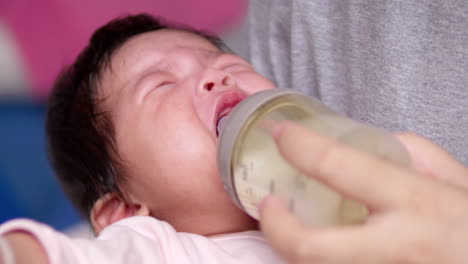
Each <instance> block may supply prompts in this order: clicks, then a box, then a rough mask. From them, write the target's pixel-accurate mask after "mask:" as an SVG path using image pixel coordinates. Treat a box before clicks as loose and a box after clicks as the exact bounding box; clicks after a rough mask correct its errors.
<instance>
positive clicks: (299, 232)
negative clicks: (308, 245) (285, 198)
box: [259, 196, 312, 260]
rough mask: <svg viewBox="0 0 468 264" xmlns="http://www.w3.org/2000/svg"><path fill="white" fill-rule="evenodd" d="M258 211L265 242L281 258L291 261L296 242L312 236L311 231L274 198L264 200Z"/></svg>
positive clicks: (269, 197) (268, 197)
mask: <svg viewBox="0 0 468 264" xmlns="http://www.w3.org/2000/svg"><path fill="white" fill-rule="evenodd" d="M259 211H260V212H259V214H260V226H261V229H262V231H263V233H264V234H265V237H266V238H267V240H268V241H270V243H271V244H272V246H273V248H275V250H276V251H277V252H279V254H280V255H281V256H283V257H285V258H286V259H288V260H291V259H293V258H294V253H295V252H294V248H295V247H296V244H297V242H298V241H302V240H303V239H305V238H306V237H307V236H308V235H312V234H311V231H310V230H309V229H307V228H305V226H304V225H302V224H301V223H300V222H299V220H298V219H297V218H296V217H295V216H294V215H292V214H291V213H290V212H289V211H288V209H287V208H286V206H285V205H284V203H283V202H281V201H280V200H279V199H278V198H276V197H274V196H267V197H266V198H264V200H263V201H262V203H261V205H260V207H259Z"/></svg>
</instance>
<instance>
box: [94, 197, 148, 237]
mask: <svg viewBox="0 0 468 264" xmlns="http://www.w3.org/2000/svg"><path fill="white" fill-rule="evenodd" d="M136 215H142V216H148V215H149V210H148V207H146V206H144V205H139V204H129V203H128V202H126V201H125V200H124V199H123V198H122V197H121V196H119V195H117V194H116V193H107V194H106V195H104V196H103V197H101V198H99V199H98V200H97V201H96V202H95V203H94V206H93V209H91V214H90V218H91V219H90V220H91V225H92V226H93V229H94V231H95V232H96V234H99V233H100V232H101V230H102V229H104V228H106V227H107V226H109V225H111V224H112V223H114V222H117V221H119V220H121V219H124V218H127V217H131V216H136Z"/></svg>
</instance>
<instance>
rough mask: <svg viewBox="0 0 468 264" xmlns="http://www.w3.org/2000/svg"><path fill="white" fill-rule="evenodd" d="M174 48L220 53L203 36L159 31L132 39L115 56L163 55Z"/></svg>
mask: <svg viewBox="0 0 468 264" xmlns="http://www.w3.org/2000/svg"><path fill="white" fill-rule="evenodd" d="M176 48H185V49H187V50H193V51H194V52H196V51H200V50H204V51H208V52H220V49H219V48H218V47H216V46H215V45H214V44H213V43H211V42H210V41H209V40H208V39H207V38H205V37H204V36H201V35H198V34H196V33H193V32H188V31H183V30H176V29H161V30H155V31H150V32H146V33H143V34H139V35H137V36H134V37H132V38H131V39H129V40H128V41H126V42H125V43H124V44H123V45H122V47H121V48H120V49H119V50H118V51H117V54H116V55H117V56H118V55H119V54H122V53H123V54H124V55H125V54H129V53H130V54H136V55H138V54H145V53H148V52H153V53H154V52H161V53H163V54H164V52H167V51H169V50H173V49H176ZM163 54H162V55H163Z"/></svg>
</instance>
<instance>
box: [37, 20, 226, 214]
mask: <svg viewBox="0 0 468 264" xmlns="http://www.w3.org/2000/svg"><path fill="white" fill-rule="evenodd" d="M161 29H177V30H184V31H187V32H192V33H194V34H197V35H199V36H202V37H204V38H206V39H207V40H208V41H210V42H211V43H212V44H214V45H215V46H216V47H218V48H219V49H220V50H223V51H226V52H229V49H228V48H227V46H225V45H224V43H223V42H222V41H221V40H220V39H219V38H218V37H215V36H213V35H209V34H205V33H202V32H199V31H196V30H193V29H190V28H188V27H186V26H181V25H178V26H174V25H171V26H170V25H169V24H164V23H162V22H161V21H160V20H157V19H156V18H154V17H152V16H151V15H148V14H140V15H134V16H126V17H121V18H117V19H114V20H112V21H110V22H109V23H107V24H106V25H104V26H103V27H101V28H99V29H98V30H97V31H96V32H95V33H94V34H93V35H92V37H91V40H90V41H89V43H88V46H87V47H86V48H85V49H84V50H83V51H82V52H81V53H80V55H79V56H78V58H77V59H76V61H75V62H74V63H73V64H72V65H71V66H69V67H68V68H66V69H64V70H63V71H62V73H61V74H60V75H59V76H58V78H57V80H56V82H55V84H54V88H53V91H52V93H51V95H50V97H49V100H48V107H47V118H46V134H47V149H48V154H49V158H50V161H51V163H52V166H53V168H54V170H55V173H56V175H57V177H58V179H59V181H60V183H61V184H62V186H63V188H64V190H65V192H66V194H67V195H68V196H69V198H70V199H71V201H72V203H73V204H74V205H75V206H76V207H77V209H78V210H79V211H80V212H81V213H82V214H84V216H86V218H88V219H89V214H90V210H91V208H92V206H93V204H94V203H95V202H96V201H97V200H98V199H99V198H100V197H102V196H103V195H104V194H106V193H109V192H115V193H117V194H120V195H121V192H120V190H119V187H118V184H117V182H121V181H124V176H125V170H124V166H123V163H122V161H121V159H120V158H119V155H118V153H117V146H116V142H115V140H114V126H113V123H112V120H111V117H110V113H109V112H108V111H106V110H105V109H104V107H103V106H102V102H103V98H100V96H99V94H98V86H99V85H100V79H101V74H102V72H103V70H104V69H105V68H106V67H108V66H109V63H110V61H111V57H112V55H113V54H114V53H115V52H116V50H118V49H119V47H121V46H122V45H123V44H124V43H125V42H126V41H127V40H129V39H130V38H132V37H134V36H136V35H139V34H142V33H145V32H149V31H156V30H161Z"/></svg>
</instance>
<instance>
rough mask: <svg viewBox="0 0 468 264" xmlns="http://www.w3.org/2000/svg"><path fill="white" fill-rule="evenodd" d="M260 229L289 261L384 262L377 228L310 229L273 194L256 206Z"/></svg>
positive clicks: (322, 263)
mask: <svg viewBox="0 0 468 264" xmlns="http://www.w3.org/2000/svg"><path fill="white" fill-rule="evenodd" d="M260 224H261V229H262V231H263V233H264V235H265V237H266V238H267V240H268V241H269V242H270V243H271V245H272V247H273V248H274V249H275V250H276V251H277V252H278V253H279V254H280V255H281V256H282V257H283V258H285V259H286V260H287V261H288V262H289V263H320V264H327V263H335V264H338V263H342V264H345V263H349V262H350V261H352V262H353V263H360V264H366V263H386V262H384V261H383V260H384V259H389V256H390V254H389V250H388V249H389V248H391V246H386V245H384V244H382V243H383V242H385V241H386V239H378V236H379V235H380V232H375V230H373V231H371V230H372V229H370V228H368V227H366V226H346V227H332V228H328V229H317V230H312V229H309V228H306V227H305V226H304V225H302V223H300V222H299V221H298V220H297V218H295V217H294V216H293V215H292V214H291V213H290V212H289V211H288V209H287V208H286V206H285V205H284V204H283V203H282V202H281V201H280V200H279V199H278V198H276V197H273V196H269V197H267V198H266V199H265V200H264V201H263V202H262V205H261V207H260Z"/></svg>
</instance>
